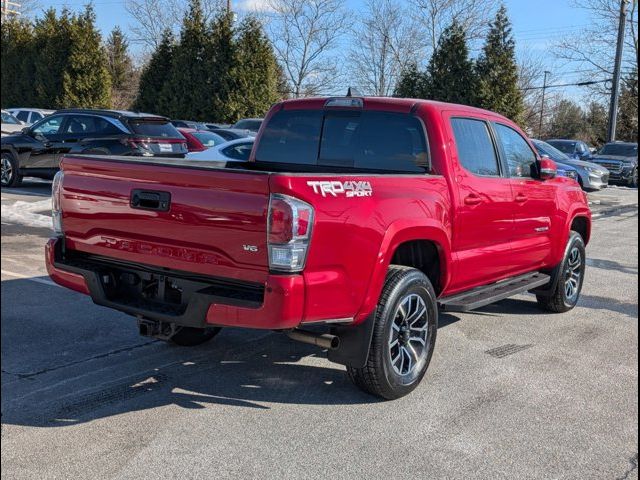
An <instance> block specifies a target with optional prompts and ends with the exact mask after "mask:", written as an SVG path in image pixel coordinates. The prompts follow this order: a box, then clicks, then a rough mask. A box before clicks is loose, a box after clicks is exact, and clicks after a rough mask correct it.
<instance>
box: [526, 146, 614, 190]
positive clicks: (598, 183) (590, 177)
mask: <svg viewBox="0 0 640 480" xmlns="http://www.w3.org/2000/svg"><path fill="white" fill-rule="evenodd" d="M533 144H534V145H535V147H536V148H537V149H538V152H540V155H547V156H548V157H549V158H551V160H554V161H556V162H559V163H563V164H565V165H571V166H572V167H574V168H575V169H576V170H577V171H578V183H580V186H581V187H582V189H583V190H585V191H587V192H594V191H596V190H602V189H603V188H607V186H609V175H610V173H609V170H607V169H606V168H604V167H602V166H600V165H598V164H596V163H591V162H585V161H584V160H576V159H573V158H570V157H569V156H568V155H565V154H564V153H562V152H561V151H560V150H558V149H557V148H555V147H553V146H552V145H549V144H548V143H547V142H543V141H542V140H533Z"/></svg>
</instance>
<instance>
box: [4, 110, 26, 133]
mask: <svg viewBox="0 0 640 480" xmlns="http://www.w3.org/2000/svg"><path fill="white" fill-rule="evenodd" d="M23 128H24V123H22V122H21V121H20V120H18V119H17V118H16V117H14V116H13V115H11V114H10V113H9V112H8V111H7V110H2V125H1V126H0V130H1V131H2V136H4V135H9V134H11V133H16V132H19V131H21V130H22V129H23Z"/></svg>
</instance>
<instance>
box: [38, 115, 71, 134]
mask: <svg viewBox="0 0 640 480" xmlns="http://www.w3.org/2000/svg"><path fill="white" fill-rule="evenodd" d="M63 120H64V117H63V116H62V115H58V116H53V117H47V119H46V120H44V121H42V122H41V123H39V124H37V125H36V126H35V127H33V128H32V129H31V131H32V132H33V133H37V134H39V135H44V136H47V135H57V134H58V133H60V127H61V126H62V121H63Z"/></svg>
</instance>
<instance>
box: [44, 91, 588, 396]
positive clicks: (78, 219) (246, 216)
mask: <svg viewBox="0 0 640 480" xmlns="http://www.w3.org/2000/svg"><path fill="white" fill-rule="evenodd" d="M556 171H557V168H556V165H555V163H554V162H553V161H552V160H550V159H548V158H541V157H539V156H538V154H537V153H536V150H535V149H534V147H533V145H532V144H531V142H530V141H529V139H528V138H527V137H526V136H525V134H524V133H523V132H522V131H521V130H520V129H519V128H518V126H517V125H515V124H514V123H513V122H512V121H510V120H508V119H507V118H504V117H502V116H500V115H497V114H494V113H491V112H488V111H485V110H480V109H476V108H471V107H466V106H461V105H452V104H446V103H438V102H432V101H424V100H410V99H391V98H369V97H365V98H359V97H350V96H347V97H337V98H313V99H303V100H289V101H284V102H281V103H278V104H276V105H275V106H274V107H272V108H271V110H270V111H269V113H268V115H267V117H266V118H265V121H264V122H263V124H262V126H261V127H260V131H259V133H258V135H257V138H256V143H255V146H254V148H253V150H252V153H251V156H250V158H249V160H248V161H247V162H233V163H232V162H229V163H228V164H226V163H224V162H214V161H211V162H208V161H202V160H199V161H189V160H188V159H162V158H157V157H146V158H142V157H140V158H136V157H117V156H101V157H100V156H90V155H68V156H64V157H63V159H62V161H61V170H60V172H59V173H58V174H57V175H56V178H55V180H54V183H53V223H54V230H55V236H54V237H53V238H51V239H50V240H49V242H48V244H47V247H46V263H47V269H48V272H49V275H50V276H51V278H52V279H53V280H54V281H55V282H57V283H58V284H60V285H63V286H65V287H68V288H70V289H73V290H76V291H78V292H81V293H84V294H87V295H90V296H91V298H92V299H93V301H94V302H95V303H96V304H98V305H103V306H106V307H111V308H114V309H116V310H119V311H122V312H126V313H127V314H130V315H132V316H134V317H136V318H137V323H138V327H139V331H140V333H141V334H143V335H148V336H152V337H155V338H160V339H163V340H167V341H170V342H174V343H176V344H179V345H197V344H200V343H203V342H205V341H207V340H209V339H211V338H212V337H213V336H215V335H216V334H217V333H218V332H219V331H220V328H222V327H244V328H250V329H267V330H275V331H279V332H283V333H285V334H287V335H289V336H290V337H291V338H292V339H294V340H299V341H303V342H307V343H311V344H315V345H317V346H319V347H322V348H324V349H326V350H327V355H328V359H329V360H330V361H333V362H337V363H339V364H343V365H346V367H347V373H348V376H349V377H350V378H351V380H352V381H353V382H354V383H355V385H357V386H358V387H360V388H361V389H363V390H365V391H367V392H370V393H372V394H374V395H377V396H380V397H382V398H385V399H394V398H398V397H401V396H403V395H406V394H407V393H409V392H411V391H412V390H413V389H414V388H415V387H416V386H417V385H418V384H419V383H420V381H421V380H422V378H423V376H424V375H425V373H426V371H427V368H428V366H429V363H430V360H431V357H432V354H433V351H434V346H435V341H436V334H437V328H438V312H439V311H451V312H465V311H470V310H474V309H477V308H481V307H483V306H485V305H488V304H490V303H493V302H497V301H499V300H502V299H504V298H507V297H510V296H512V295H516V294H520V293H523V292H532V293H534V294H535V295H536V298H537V302H538V304H539V305H540V307H541V308H542V309H544V310H546V311H549V312H566V311H568V310H570V309H572V308H573V307H574V306H575V305H576V304H577V302H578V298H579V296H580V291H581V288H582V284H583V279H584V274H585V266H586V261H585V245H586V244H587V243H588V242H589V236H590V231H591V212H590V210H589V207H588V203H587V201H586V196H585V194H584V193H583V192H582V191H581V189H580V186H579V185H578V184H577V183H576V182H575V181H573V180H571V179H569V178H563V177H560V176H557V175H556Z"/></svg>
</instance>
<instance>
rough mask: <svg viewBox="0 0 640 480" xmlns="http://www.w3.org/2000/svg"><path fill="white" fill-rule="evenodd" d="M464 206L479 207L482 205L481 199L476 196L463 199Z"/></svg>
mask: <svg viewBox="0 0 640 480" xmlns="http://www.w3.org/2000/svg"><path fill="white" fill-rule="evenodd" d="M464 203H465V205H479V204H481V203H482V198H480V197H479V196H478V195H476V194H472V195H469V196H468V197H466V198H465V199H464Z"/></svg>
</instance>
